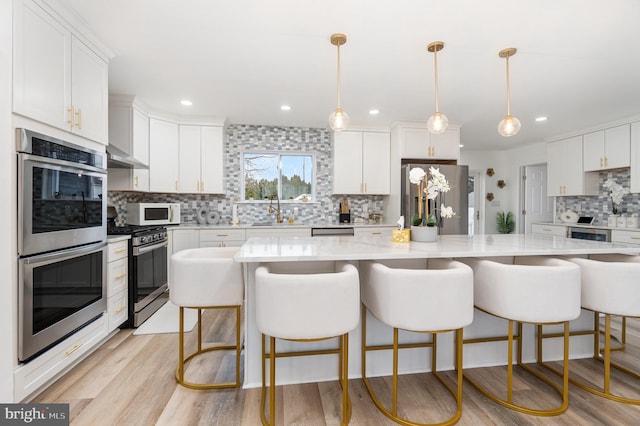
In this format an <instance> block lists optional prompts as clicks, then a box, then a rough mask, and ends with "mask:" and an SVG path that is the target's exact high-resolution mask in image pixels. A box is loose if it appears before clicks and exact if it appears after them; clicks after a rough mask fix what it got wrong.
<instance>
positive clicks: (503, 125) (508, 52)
mask: <svg viewBox="0 0 640 426" xmlns="http://www.w3.org/2000/svg"><path fill="white" fill-rule="evenodd" d="M516 52H517V49H516V48H515V47H509V48H507V49H503V50H501V51H500V52H499V53H498V56H499V57H501V58H505V59H506V61H507V116H506V117H505V118H504V119H502V121H501V122H500V123H499V124H498V133H500V135H502V136H504V137H509V136H513V135H515V134H517V133H518V132H519V131H520V126H521V124H520V120H518V119H517V118H515V117H513V116H511V87H510V83H509V57H511V56H513V55H515V54H516Z"/></svg>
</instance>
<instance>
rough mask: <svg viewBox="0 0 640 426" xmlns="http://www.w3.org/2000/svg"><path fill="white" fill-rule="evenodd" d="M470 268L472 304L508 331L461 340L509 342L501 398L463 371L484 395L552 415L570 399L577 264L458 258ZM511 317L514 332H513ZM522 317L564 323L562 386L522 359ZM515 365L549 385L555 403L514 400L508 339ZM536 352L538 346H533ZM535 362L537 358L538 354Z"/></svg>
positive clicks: (524, 410) (577, 309) (531, 258)
mask: <svg viewBox="0 0 640 426" xmlns="http://www.w3.org/2000/svg"><path fill="white" fill-rule="evenodd" d="M461 261H462V262H464V263H466V264H468V265H469V266H471V268H472V269H473V277H474V304H475V306H476V308H477V309H479V310H481V311H484V312H486V313H488V314H490V315H493V316H496V317H499V318H503V319H505V320H507V321H508V332H507V336H500V337H488V338H477V339H469V340H465V341H464V343H465V344H475V343H483V342H496V341H504V340H506V341H507V342H508V343H507V345H508V346H507V347H508V349H507V350H508V358H507V359H508V361H507V390H506V398H501V397H498V396H497V395H495V394H492V393H491V392H489V391H487V390H486V388H484V387H483V386H481V385H480V383H479V382H477V381H476V380H473V379H472V378H471V377H470V376H469V374H468V373H466V372H465V374H464V377H465V378H466V379H467V380H469V382H470V383H471V384H472V385H473V386H474V387H476V388H477V389H478V390H479V391H480V392H482V393H483V394H484V395H485V396H487V397H489V398H490V399H492V400H493V401H495V402H497V403H498V404H500V405H502V406H505V407H507V408H510V409H513V410H516V411H519V412H522V413H525V414H532V415H538V416H555V415H558V414H562V413H563V412H565V411H566V409H567V407H568V403H569V321H570V320H573V319H575V318H577V317H578V316H579V315H580V269H579V268H577V267H576V265H574V264H573V263H570V262H567V261H563V260H559V259H554V258H547V257H538V256H522V257H516V258H515V259H513V263H511V264H509V263H500V262H496V261H492V260H487V259H471V258H469V259H461ZM514 323H515V324H517V329H518V333H517V335H514ZM522 323H533V324H560V323H561V324H563V325H564V333H562V335H561V336H562V337H563V338H564V354H563V373H562V378H563V380H562V383H563V384H562V388H560V387H558V386H557V385H556V384H555V383H553V382H552V381H551V380H550V379H549V378H547V377H545V376H544V375H542V374H540V373H538V372H537V371H535V370H533V369H531V368H530V367H528V366H527V365H525V364H524V363H523V362H522ZM514 340H516V342H517V365H518V366H519V367H521V368H522V369H523V370H525V371H527V372H529V373H531V374H533V375H534V376H535V377H537V378H538V379H540V380H541V381H543V382H544V383H546V384H547V385H549V386H550V387H551V388H552V389H553V390H555V391H556V392H557V393H558V394H559V395H560V397H561V399H562V402H561V403H560V405H559V406H557V407H554V408H549V409H539V408H530V407H526V406H524V405H521V404H517V403H516V402H514V400H513V367H514V365H513V343H514ZM538 356H539V357H541V352H540V351H539V352H538ZM538 362H542V360H541V359H538Z"/></svg>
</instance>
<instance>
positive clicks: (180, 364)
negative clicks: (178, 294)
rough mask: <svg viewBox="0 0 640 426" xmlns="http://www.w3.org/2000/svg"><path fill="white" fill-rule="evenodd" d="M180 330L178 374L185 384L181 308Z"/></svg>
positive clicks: (182, 309)
mask: <svg viewBox="0 0 640 426" xmlns="http://www.w3.org/2000/svg"><path fill="white" fill-rule="evenodd" d="M179 323H180V330H179V331H178V351H179V353H178V368H179V369H180V370H179V372H178V374H179V378H180V382H184V308H183V307H182V306H180V321H179Z"/></svg>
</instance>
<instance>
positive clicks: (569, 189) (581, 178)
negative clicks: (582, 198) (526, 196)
mask: <svg viewBox="0 0 640 426" xmlns="http://www.w3.org/2000/svg"><path fill="white" fill-rule="evenodd" d="M581 154H582V136H575V137H572V138H568V139H563V140H560V141H556V142H552V143H549V144H548V145H547V195H548V196H565V195H596V194H597V193H598V175H597V173H584V172H583V168H582V155H581Z"/></svg>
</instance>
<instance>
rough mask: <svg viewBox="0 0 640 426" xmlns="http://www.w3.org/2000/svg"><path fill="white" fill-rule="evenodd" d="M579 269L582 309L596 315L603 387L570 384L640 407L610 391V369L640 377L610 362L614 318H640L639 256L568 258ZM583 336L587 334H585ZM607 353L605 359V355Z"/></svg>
mask: <svg viewBox="0 0 640 426" xmlns="http://www.w3.org/2000/svg"><path fill="white" fill-rule="evenodd" d="M568 260H569V261H571V262H573V263H575V264H577V265H578V266H580V271H581V276H582V308H583V309H586V310H589V311H593V315H594V327H593V357H594V359H597V360H598V361H600V362H602V363H603V370H604V371H603V373H602V374H603V382H602V386H601V387H599V386H596V385H593V384H588V383H586V382H580V381H577V380H574V379H571V383H572V384H574V385H576V386H578V387H580V388H581V389H584V390H586V391H588V392H591V393H593V394H595V395H598V396H601V397H604V398H608V399H611V400H614V401H618V402H622V403H626V404H635V405H640V399H638V398H635V399H634V398H629V397H628V396H622V395H620V394H614V393H613V392H612V391H611V367H614V368H615V369H616V370H618V371H621V372H622V373H624V374H625V375H626V376H627V377H631V378H633V379H635V380H640V374H638V372H635V371H632V370H630V369H628V368H626V367H624V366H622V365H620V364H618V363H614V362H612V361H611V350H612V348H611V316H612V315H613V316H621V317H622V318H623V319H624V318H625V317H640V256H632V255H624V254H600V255H590V256H589V259H584V258H569V259H568ZM601 313H602V314H604V321H605V330H604V350H603V349H602V348H601V347H600V314H601ZM583 334H584V333H583ZM602 352H604V356H603V355H602Z"/></svg>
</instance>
